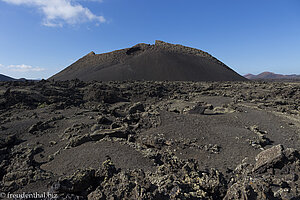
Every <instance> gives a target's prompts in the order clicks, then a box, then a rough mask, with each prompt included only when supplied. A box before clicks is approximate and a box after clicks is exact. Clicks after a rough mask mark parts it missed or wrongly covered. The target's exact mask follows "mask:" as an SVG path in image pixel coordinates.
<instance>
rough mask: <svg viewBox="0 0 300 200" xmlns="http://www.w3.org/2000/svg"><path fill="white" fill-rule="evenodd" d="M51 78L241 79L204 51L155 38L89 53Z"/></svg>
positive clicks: (108, 79)
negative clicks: (101, 52) (111, 50)
mask: <svg viewBox="0 0 300 200" xmlns="http://www.w3.org/2000/svg"><path fill="white" fill-rule="evenodd" d="M49 79H50V80H72V79H79V80H82V81H124V80H144V81H244V80H247V79H246V78H244V77H243V76H240V75H239V74H238V73H236V72H235V71H233V70H232V69H231V68H229V67H228V66H226V65H225V64H224V63H222V62H221V61H219V60H218V59H216V58H215V57H213V56H211V55H210V54H208V53H207V52H204V51H202V50H198V49H195V48H190V47H186V46H182V45H178V44H170V43H166V42H163V41H156V42H155V44H153V45H150V44H144V43H141V44H137V45H135V46H133V47H131V48H126V49H121V50H117V51H113V52H110V53H103V54H95V53H94V52H91V53H89V54H87V55H86V56H84V57H82V58H80V59H79V60H78V61H76V62H75V63H73V64H71V65H70V66H69V67H67V68H65V69H64V70H62V71H61V72H59V73H57V74H55V75H54V76H52V77H50V78H49Z"/></svg>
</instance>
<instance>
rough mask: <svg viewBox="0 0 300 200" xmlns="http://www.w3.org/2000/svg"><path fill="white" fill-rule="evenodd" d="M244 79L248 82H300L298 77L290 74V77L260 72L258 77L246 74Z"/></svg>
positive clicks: (299, 76)
mask: <svg viewBox="0 0 300 200" xmlns="http://www.w3.org/2000/svg"><path fill="white" fill-rule="evenodd" d="M244 77H245V78H247V79H249V80H300V75H296V74H291V75H283V74H275V73H273V72H262V73H260V74H258V75H254V74H246V75H244Z"/></svg>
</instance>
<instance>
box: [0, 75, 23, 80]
mask: <svg viewBox="0 0 300 200" xmlns="http://www.w3.org/2000/svg"><path fill="white" fill-rule="evenodd" d="M0 81H26V79H25V78H20V79H15V78H12V77H9V76H6V75H3V74H0Z"/></svg>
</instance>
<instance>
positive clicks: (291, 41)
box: [0, 0, 300, 79]
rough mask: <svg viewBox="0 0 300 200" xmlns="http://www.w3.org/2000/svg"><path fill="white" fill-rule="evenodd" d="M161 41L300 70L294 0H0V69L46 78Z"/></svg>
mask: <svg viewBox="0 0 300 200" xmlns="http://www.w3.org/2000/svg"><path fill="white" fill-rule="evenodd" d="M155 40H163V41H165V42H170V43H174V44H182V45H185V46H190V47H194V48H198V49H201V50H204V51H206V52H208V53H210V54H211V55H213V56H214V57H216V58H218V59H219V60H221V61H222V62H224V63H225V64H226V65H228V66H229V67H231V68H232V69H233V70H235V71H236V72H238V73H240V74H242V75H244V74H247V73H253V74H258V73H260V72H263V71H271V72H275V73H282V74H300V1H299V0H186V1H182V0H0V74H5V75H8V76H12V77H14V78H23V77H24V78H33V79H42V78H44V79H46V78H49V77H50V76H52V75H54V74H55V73H57V72H59V71H61V70H62V69H64V68H65V67H67V66H69V65H70V64H71V63H73V62H75V61H76V60H78V59H79V58H81V57H82V56H84V55H86V54H88V53H89V52H91V51H94V52H95V53H97V54H100V53H105V52H110V51H113V50H117V49H122V48H128V47H131V46H133V45H135V44H137V43H148V44H153V43H154V42H155Z"/></svg>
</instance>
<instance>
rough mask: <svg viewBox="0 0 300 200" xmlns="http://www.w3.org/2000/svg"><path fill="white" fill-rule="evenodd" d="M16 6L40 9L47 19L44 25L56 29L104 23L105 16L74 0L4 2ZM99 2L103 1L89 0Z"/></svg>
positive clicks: (17, 0) (10, 0)
mask: <svg viewBox="0 0 300 200" xmlns="http://www.w3.org/2000/svg"><path fill="white" fill-rule="evenodd" d="M2 1H4V2H6V3H10V4H14V5H27V6H32V7H36V8H38V10H39V11H41V12H42V13H43V14H44V15H45V17H44V19H43V25H45V26H50V27H55V26H63V24H64V23H67V24H72V25H74V24H78V23H81V22H86V21H95V22H97V23H104V22H106V19H105V18H104V17H103V16H100V15H99V16H98V15H95V14H93V13H92V12H91V11H90V10H89V9H88V8H85V7H83V6H82V5H80V4H79V3H76V1H74V0H2ZM89 1H98V2H102V0H89Z"/></svg>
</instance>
